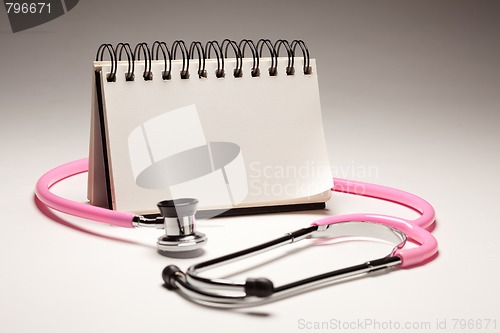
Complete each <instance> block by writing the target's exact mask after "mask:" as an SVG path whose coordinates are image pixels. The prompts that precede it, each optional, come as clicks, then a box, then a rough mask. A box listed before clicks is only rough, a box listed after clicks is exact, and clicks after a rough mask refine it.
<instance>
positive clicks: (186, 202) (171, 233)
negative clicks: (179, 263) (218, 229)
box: [157, 198, 207, 257]
mask: <svg viewBox="0 0 500 333" xmlns="http://www.w3.org/2000/svg"><path fill="white" fill-rule="evenodd" d="M157 206H158V209H159V210H160V213H161V215H162V217H161V218H160V219H163V228H164V230H165V234H164V235H163V236H161V237H160V238H158V242H157V246H158V253H159V254H161V255H164V256H167V257H170V256H172V254H173V253H174V254H175V253H179V252H183V253H186V252H193V251H197V250H199V249H200V248H201V247H203V246H204V245H205V244H206V243H207V236H205V234H203V233H201V232H198V231H196V230H195V214H196V208H197V206H198V200H196V199H192V198H182V199H175V200H165V201H161V202H159V203H158V204H157Z"/></svg>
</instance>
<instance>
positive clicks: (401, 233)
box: [36, 158, 438, 308]
mask: <svg viewBox="0 0 500 333" xmlns="http://www.w3.org/2000/svg"><path fill="white" fill-rule="evenodd" d="M87 170H88V159H86V158H85V159H81V160H77V161H74V162H70V163H67V164H64V165H61V166H59V167H57V168H55V169H52V170H50V171H48V172H47V173H46V174H44V175H43V176H42V177H41V178H40V179H39V181H38V182H37V184H36V196H37V197H38V199H39V200H40V201H41V202H42V203H43V204H45V205H46V206H48V207H50V208H52V209H55V210H57V211H60V212H63V213H66V214H70V215H74V216H78V217H81V218H85V219H89V220H94V221H98V222H103V223H107V224H111V225H115V226H119V227H125V228H134V227H154V228H163V229H165V235H164V236H162V237H160V238H159V239H158V251H159V252H160V253H162V254H165V253H168V252H181V251H197V250H198V249H199V248H200V247H201V246H203V245H204V244H205V243H206V237H205V235H204V234H202V233H199V232H197V231H196V230H195V228H194V220H195V219H194V214H195V212H196V203H197V201H196V200H195V199H178V200H169V201H163V202H161V203H159V209H160V211H161V213H162V216H161V217H158V218H146V217H143V216H139V215H135V214H132V213H129V212H120V211H114V210H109V209H105V208H101V207H96V206H91V205H88V204H86V203H81V202H75V201H72V200H69V199H66V198H63V197H60V196H58V195H56V194H54V193H53V192H51V191H50V188H51V187H52V186H53V185H55V184H56V183H58V182H60V181H62V180H64V179H66V178H69V177H72V176H75V175H78V174H81V173H84V172H87ZM332 191H335V192H343V193H348V194H353V195H361V196H365V197H371V198H375V199H380V200H385V201H390V202H393V203H396V204H399V205H402V206H405V207H408V208H410V209H412V210H414V211H416V212H417V213H419V214H420V216H419V217H418V218H416V219H414V220H409V219H405V218H401V217H396V216H389V215H383V214H347V215H338V216H329V217H326V218H322V219H319V220H316V221H314V222H312V223H311V225H310V226H309V227H307V228H303V229H299V230H296V231H293V232H290V233H287V234H286V235H285V236H282V237H280V238H277V239H274V240H272V241H269V242H266V243H263V244H260V245H257V246H254V247H251V248H249V249H245V250H241V251H238V252H235V253H232V254H228V255H225V256H222V257H219V258H215V259H211V260H208V261H205V262H202V263H198V264H196V265H193V266H191V267H189V268H188V269H187V270H186V271H185V272H183V271H181V270H180V269H179V268H178V267H177V266H174V265H169V266H167V267H166V268H165V269H164V270H163V273H162V277H163V280H164V282H165V287H166V288H167V289H171V290H177V291H178V292H180V293H182V294H183V295H184V296H186V297H188V298H189V299H191V300H192V301H194V302H197V303H200V304H204V305H209V306H216V307H224V308H225V307H231V308H233V307H245V306H253V305H259V304H263V303H267V302H271V301H274V300H278V299H282V298H285V297H289V296H292V295H295V294H297V293H301V292H304V291H307V290H310V289H314V288H317V287H319V286H323V285H326V284H330V283H334V282H337V281H340V280H345V279H348V278H352V277H357V276H360V275H364V274H369V273H372V272H379V271H382V270H387V269H390V268H394V267H402V268H407V267H412V266H417V265H422V264H424V263H426V262H428V261H430V260H432V259H433V258H434V257H435V256H436V255H437V251H438V246H437V241H436V239H435V238H434V237H433V235H432V234H431V233H430V232H429V231H428V230H427V229H429V228H430V227H431V226H432V224H433V223H434V221H435V212H434V208H433V207H432V206H431V205H430V204H429V203H428V202H427V201H425V200H424V199H422V198H420V197H418V196H416V195H414V194H411V193H408V192H405V191H401V190H397V189H394V188H389V187H385V186H381V185H375V184H370V183H364V182H358V181H352V180H345V179H340V178H334V186H333V188H332ZM356 237H369V238H372V239H379V240H382V241H384V242H389V243H390V244H394V247H393V249H392V251H391V253H389V254H388V255H387V256H385V257H383V258H379V259H375V260H370V261H368V262H365V263H363V264H360V265H356V266H351V267H347V268H342V269H339V270H335V271H331V272H327V273H324V274H320V275H316V276H312V277H309V278H306V279H303V280H300V281H296V282H292V283H289V284H286V285H282V286H277V287H276V286H274V285H273V283H272V282H271V281H270V280H268V279H266V278H248V279H246V280H242V281H234V280H227V279H212V278H206V277H202V276H200V275H199V274H200V273H202V272H204V271H206V270H208V269H210V268H213V267H216V266H220V265H222V264H225V263H230V262H233V261H235V260H237V259H243V258H246V257H249V256H252V255H256V254H259V253H262V252H264V251H267V250H271V249H275V248H277V247H280V246H282V245H285V244H291V243H294V242H297V241H299V240H303V239H309V238H328V239H331V238H347V239H349V238H356ZM407 240H409V241H410V242H411V243H413V244H415V245H416V246H414V247H405V244H406V243H407Z"/></svg>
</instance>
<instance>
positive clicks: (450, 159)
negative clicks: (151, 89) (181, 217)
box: [0, 0, 500, 333]
mask: <svg viewBox="0 0 500 333" xmlns="http://www.w3.org/2000/svg"><path fill="white" fill-rule="evenodd" d="M499 36H500V8H499V3H498V2H495V1H460V2H457V1H439V2H435V1H413V2H410V1H404V2H401V1H364V2H363V1H356V2H348V1H310V2H307V1H271V2H268V1H260V0H258V1H253V2H251V3H250V2H222V1H216V2H215V3H211V4H210V5H209V4H208V2H207V4H195V3H194V2H188V1H179V2H175V3H166V2H163V1H147V2H136V3H132V2H130V3H129V2H126V3H125V2H118V1H113V2H111V1H110V2H106V3H104V2H102V3H101V2H98V1H81V2H80V3H79V4H78V5H77V6H76V7H75V8H74V9H73V10H72V11H70V12H69V13H67V14H66V15H64V16H62V17H60V18H58V19H56V20H54V21H52V22H49V23H47V24H44V25H42V26H39V27H36V28H33V29H31V30H29V31H25V32H19V33H16V34H14V33H12V32H11V31H10V27H9V25H8V21H7V16H6V15H5V12H3V9H0V66H1V69H0V76H1V79H0V82H1V83H0V85H1V89H0V110H1V112H0V117H1V122H0V126H1V131H0V140H1V141H0V142H1V144H0V152H1V155H0V156H1V159H0V166H1V171H2V182H1V183H0V184H1V185H0V203H1V207H2V226H3V227H2V231H1V232H0V265H1V266H0V267H1V274H0V330H1V331H2V332H9V333H11V332H54V333H55V332H169V331H174V330H175V331H177V332H183V331H187V332H191V331H198V332H199V331H210V332H236V331H237V332H255V331H265V332H270V331H279V332H296V331H341V329H340V328H339V327H344V328H345V326H343V325H348V326H349V327H350V331H359V332H362V331H372V332H373V331H390V330H391V329H393V330H394V331H398V330H395V329H394V328H397V327H398V326H397V325H402V326H405V325H410V326H409V327H407V329H406V330H407V331H420V330H425V329H426V328H428V329H427V331H438V329H439V331H441V332H455V331H464V330H461V325H462V324H463V323H466V325H470V328H469V329H466V330H465V331H486V332H490V331H495V330H494V328H496V330H499V329H500V317H499V315H498V314H499V313H500V311H499V310H500V301H499V299H500V297H499V296H500V295H499V287H498V274H499V273H500V270H499V268H498V267H499V266H498V259H499V253H500V245H499V244H500V242H499V241H498V239H497V238H498V235H499V232H500V227H499V226H500V223H499V221H498V220H499V216H500V209H499V200H498V199H499V195H498V188H499V187H500V176H499V166H500V154H499V151H500V149H499V146H500V145H499V144H500V131H499V124H500V44H499V43H498V37H499ZM226 37H228V38H233V39H241V38H253V39H258V38H261V37H268V38H270V39H272V40H275V39H277V38H289V39H293V38H302V39H304V40H305V41H306V42H307V43H308V45H309V48H310V51H311V54H312V56H313V57H315V58H316V59H317V61H318V71H319V76H320V89H321V98H322V108H323V114H324V126H325V132H326V138H327V142H328V149H329V155H330V159H331V162H332V165H333V171H334V173H335V175H336V176H339V177H346V178H353V179H359V180H363V181H370V182H375V183H380V184H385V185H388V186H393V187H398V188H401V189H405V190H407V191H410V192H413V193H416V194H418V195H421V196H422V197H424V198H426V199H427V200H428V201H430V202H431V203H432V204H433V205H434V206H435V208H436V211H437V217H438V219H437V224H436V227H435V229H434V231H433V233H434V235H435V237H436V238H437V239H438V241H439V248H440V250H439V256H438V257H437V258H436V259H435V260H433V261H432V262H430V263H428V264H427V265H425V266H420V267H416V268H413V269H408V270H398V271H395V272H392V273H390V274H385V275H380V276H376V277H372V278H365V279H358V280H355V281H350V282H347V283H343V284H338V285H334V286H329V287H326V288H322V289H319V290H315V291H313V292H310V293H306V294H302V295H300V296H297V297H293V298H289V299H286V300H284V301H280V302H276V303H271V304H268V305H264V306H259V307H255V308H249V309H241V310H218V309H211V308H206V307H203V306H198V305H195V304H193V303H191V302H188V301H186V300H185V299H183V298H181V297H180V296H179V295H177V294H175V293H173V292H170V291H167V290H165V289H164V288H163V287H162V280H161V271H162V269H163V267H165V266H166V265H168V264H176V265H179V266H180V267H181V268H183V269H184V268H187V267H188V266H189V265H191V264H193V263H195V262H197V261H199V260H204V259H208V258H212V257H214V256H217V255H220V254H225V253H228V252H230V251H233V250H238V249H241V248H243V247H245V246H250V245H253V244H256V243H259V242H262V241H265V240H268V239H270V238H273V237H277V236H280V235H282V234H283V233H285V232H287V231H291V230H294V229H296V228H299V227H302V226H306V225H308V224H309V222H310V221H311V220H312V219H315V218H318V217H319V216H324V215H326V214H339V213H347V212H360V211H366V212H368V211H374V212H384V213H389V214H402V216H412V215H411V214H412V213H409V212H407V211H406V210H404V209H402V208H399V207H394V206H393V205H391V204H386V203H384V204H380V203H379V202H373V201H372V200H369V199H363V198H352V197H349V196H346V195H339V194H336V195H334V196H333V198H332V200H331V202H329V204H328V210H326V211H314V212H301V213H294V214H274V215H260V216H247V217H237V218H225V219H213V220H208V221H202V222H200V224H199V229H200V230H201V231H203V232H205V233H206V234H207V235H208V237H209V238H210V240H209V244H208V245H207V247H206V251H205V254H204V255H203V256H202V257H201V258H195V259H169V258H165V257H161V256H159V255H158V254H156V252H155V241H156V238H157V237H158V236H159V231H156V230H125V229H119V228H114V227H110V226H107V225H102V224H98V223H93V222H89V221H85V220H81V219H78V218H74V217H71V216H66V215H64V214H60V213H54V212H53V211H46V210H44V209H41V208H40V207H37V204H36V202H35V200H34V196H33V190H34V185H35V182H36V180H37V179H38V177H39V176H40V175H41V174H42V173H43V172H45V171H46V170H48V169H50V168H52V167H54V166H57V165H59V164H61V163H64V162H66V161H70V160H74V159H78V158H81V157H84V156H86V155H87V154H88V138H89V122H90V120H89V115H90V113H89V111H90V86H91V71H90V69H91V67H90V66H91V61H92V59H93V57H94V52H95V50H96V49H97V47H98V45H99V44H100V43H101V42H111V43H117V42H120V41H128V42H130V43H137V42H140V41H143V40H145V41H149V42H152V41H154V40H155V39H160V40H165V41H167V42H169V41H170V42H171V41H173V40H174V39H179V38H181V39H185V40H186V41H191V40H202V41H206V40H210V39H216V40H222V39H223V38H226ZM56 190H57V191H58V192H59V193H61V194H64V195H66V196H69V197H71V198H74V199H75V200H81V201H84V200H85V190H86V178H85V176H81V177H77V178H76V179H73V180H71V181H68V182H66V183H64V184H62V185H61V186H59V187H58V188H57V189H56ZM379 250H380V249H379V248H375V247H373V246H372V245H370V246H368V245H364V244H349V245H340V246H310V247H306V248H303V249H302V250H301V251H298V250H297V251H293V252H294V253H295V254H294V256H289V257H283V258H275V259H276V260H274V261H273V262H272V263H271V264H270V265H263V266H262V267H259V268H258V269H257V270H256V272H257V273H254V272H253V271H252V272H242V273H243V275H246V274H260V275H264V276H269V277H271V278H273V279H275V280H276V281H278V282H281V281H288V280H290V279H293V278H294V277H303V276H306V275H307V274H310V273H319V272H321V271H322V270H327V269H328V268H330V267H337V266H341V265H344V264H347V263H352V264H354V263H358V262H362V260H365V259H373V258H372V257H373V256H374V255H376V253H375V252H378V251H379ZM244 267H245V266H243V265H242V264H237V265H236V267H235V270H244V269H245V268H244ZM471 320H472V321H471ZM478 320H479V321H478ZM488 320H489V321H490V322H489V326H488V327H487V328H486V327H485V325H486V324H487V321H488ZM370 323H371V324H370ZM368 324H370V325H368ZM318 325H319V327H318ZM322 325H326V326H322ZM481 325H482V326H481ZM495 325H496V326H495Z"/></svg>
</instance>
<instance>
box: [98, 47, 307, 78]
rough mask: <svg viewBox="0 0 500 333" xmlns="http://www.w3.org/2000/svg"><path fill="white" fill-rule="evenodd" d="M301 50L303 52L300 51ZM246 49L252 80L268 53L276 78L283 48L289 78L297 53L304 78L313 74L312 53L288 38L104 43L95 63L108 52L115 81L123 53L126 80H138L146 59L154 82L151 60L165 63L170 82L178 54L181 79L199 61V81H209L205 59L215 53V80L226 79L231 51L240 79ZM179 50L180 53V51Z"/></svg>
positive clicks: (109, 75)
mask: <svg viewBox="0 0 500 333" xmlns="http://www.w3.org/2000/svg"><path fill="white" fill-rule="evenodd" d="M297 47H299V48H300V51H299V50H298V49H297ZM247 48H248V49H249V50H250V53H251V57H252V61H253V62H252V69H251V71H250V76H251V77H259V76H261V71H260V64H261V59H262V58H263V57H264V53H269V57H270V58H271V67H269V68H268V69H267V71H268V75H269V76H277V75H279V73H278V59H279V58H280V51H282V50H283V49H284V50H285V52H286V57H287V65H286V67H285V74H286V75H289V76H290V75H295V67H294V66H295V58H296V51H299V52H301V53H302V58H303V59H304V63H303V67H302V72H303V74H304V75H310V74H312V67H311V62H310V56H309V50H308V48H307V46H306V44H305V43H304V41H302V40H293V41H292V42H288V41H287V40H285V39H278V40H277V41H275V42H274V43H273V42H271V40H269V39H260V40H258V41H257V43H254V42H253V41H252V40H250V39H242V40H241V41H240V42H239V43H238V42H236V41H234V40H230V39H224V40H223V41H222V42H221V43H219V42H218V41H208V42H207V43H206V44H205V45H203V44H202V43H201V42H198V41H194V42H192V43H191V44H190V45H189V47H187V46H186V43H185V42H184V41H182V40H176V41H174V42H173V43H172V45H171V46H170V48H169V47H168V46H167V44H166V43H165V42H161V41H155V42H154V43H153V44H152V46H151V47H149V46H148V44H147V43H144V42H143V43H138V44H137V45H135V47H134V48H133V49H132V47H131V46H130V44H128V43H118V44H117V45H116V47H113V45H112V44H102V45H101V46H99V48H98V50H97V54H96V61H104V60H103V59H104V56H105V53H106V52H107V54H108V56H109V59H110V60H109V61H110V62H111V69H110V72H109V73H107V75H106V80H107V81H108V82H116V80H117V78H116V72H117V68H118V61H122V56H123V53H125V55H126V57H127V59H126V60H127V62H128V67H127V72H126V73H125V80H126V81H134V79H135V62H136V61H141V58H144V60H143V61H144V72H143V74H142V77H143V79H144V80H145V81H150V80H153V72H152V61H159V60H163V61H164V67H163V71H162V73H161V79H162V80H165V81H167V80H171V79H172V75H173V74H174V73H172V60H176V58H177V53H180V56H181V57H182V69H181V71H180V73H179V75H180V78H181V79H189V78H190V72H189V65H190V63H191V62H195V61H197V65H198V71H197V76H198V78H200V79H206V78H208V77H209V75H210V73H207V70H206V66H205V65H206V60H207V59H210V58H211V55H212V54H213V55H214V57H215V59H216V60H217V69H216V71H215V73H214V75H215V77H216V78H224V77H226V68H225V66H226V63H225V59H227V58H228V54H229V50H230V49H231V50H232V53H234V57H235V59H236V64H235V68H233V69H232V76H233V77H234V78H241V77H243V76H244V75H245V73H244V72H243V59H244V58H245V51H246V50H247ZM178 51H179V52H178Z"/></svg>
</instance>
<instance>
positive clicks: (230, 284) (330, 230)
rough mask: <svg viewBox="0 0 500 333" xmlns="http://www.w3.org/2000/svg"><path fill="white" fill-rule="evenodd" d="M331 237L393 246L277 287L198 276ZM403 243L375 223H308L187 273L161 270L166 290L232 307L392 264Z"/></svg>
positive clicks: (395, 233) (253, 280) (170, 268)
mask: <svg viewBox="0 0 500 333" xmlns="http://www.w3.org/2000/svg"><path fill="white" fill-rule="evenodd" d="M360 232H361V233H360ZM332 237H335V238H340V237H370V238H377V239H381V240H383V241H387V242H391V243H393V244H394V246H395V247H394V249H393V250H392V251H391V253H390V254H389V255H388V256H386V257H383V258H380V259H376V260H371V261H367V262H365V263H362V264H360V265H355V266H351V267H347V268H342V269H338V270H334V271H330V272H327V273H323V274H320V275H316V276H312V277H309V278H305V279H302V280H299V281H295V282H292V283H288V284H285V285H282V286H279V287H275V286H274V284H273V283H272V281H270V280H268V279H265V278H250V279H246V280H244V281H230V280H226V279H210V278H205V277H201V276H199V275H198V274H200V273H202V272H204V271H206V270H208V269H212V268H215V267H218V266H220V265H223V264H229V263H231V262H233V261H235V260H241V259H244V258H247V257H250V256H254V255H257V254H259V253H262V252H265V251H269V250H272V249H275V248H278V247H280V246H283V245H286V244H291V243H294V242H297V241H300V240H302V239H306V238H332ZM405 243H406V235H405V234H404V233H402V232H401V231H399V230H397V229H394V228H392V227H389V226H386V225H382V224H377V223H367V222H344V223H337V224H332V225H323V226H311V227H308V228H303V229H299V230H297V231H294V232H291V233H288V234H286V235H285V236H283V237H280V238H277V239H275V240H272V241H269V242H266V243H263V244H261V245H257V246H254V247H251V248H248V249H245V250H242V251H238V252H235V253H232V254H228V255H225V256H222V257H219V258H216V259H212V260H208V261H205V262H202V263H199V264H196V265H194V266H191V267H190V268H188V270H187V271H186V272H182V271H181V270H180V269H179V268H178V267H177V266H174V265H170V266H167V267H166V268H165V269H164V270H163V273H162V276H163V280H164V282H165V286H166V287H167V288H168V289H176V290H178V291H179V292H180V293H181V294H183V295H185V296H187V297H188V298H190V299H192V300H194V301H195V302H197V303H200V304H204V305H210V306H215V307H232V308H234V307H246V306H255V305H260V304H264V303H268V302H272V301H275V300H278V299H282V298H285V297H289V296H292V295H295V294H297V293H301V292H304V291H307V290H311V289H315V288H317V287H319V286H322V285H326V284H331V283H334V282H338V281H342V280H345V279H348V278H353V277H356V276H360V275H364V274H369V273H372V272H375V271H377V272H379V271H381V270H383V269H388V268H391V267H394V266H396V265H398V264H400V263H401V258H400V257H398V256H395V255H394V252H395V250H396V249H400V248H402V247H403V246H404V244H405Z"/></svg>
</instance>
